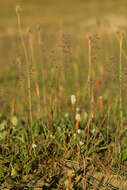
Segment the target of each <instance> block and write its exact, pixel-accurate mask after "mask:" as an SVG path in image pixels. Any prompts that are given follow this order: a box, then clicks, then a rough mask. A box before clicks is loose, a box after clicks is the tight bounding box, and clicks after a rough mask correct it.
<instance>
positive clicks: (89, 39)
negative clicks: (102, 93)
mask: <svg viewBox="0 0 127 190" xmlns="http://www.w3.org/2000/svg"><path fill="white" fill-rule="evenodd" d="M88 59H89V60H88V64H89V66H88V67H89V71H88V93H89V98H91V64H92V57H91V37H89V38H88Z"/></svg>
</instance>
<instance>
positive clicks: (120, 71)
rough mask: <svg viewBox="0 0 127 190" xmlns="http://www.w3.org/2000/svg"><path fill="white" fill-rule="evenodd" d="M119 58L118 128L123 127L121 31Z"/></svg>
mask: <svg viewBox="0 0 127 190" xmlns="http://www.w3.org/2000/svg"><path fill="white" fill-rule="evenodd" d="M119 45H120V59H119V98H120V99H119V101H120V128H122V127H123V111H122V50H123V33H120V44H119Z"/></svg>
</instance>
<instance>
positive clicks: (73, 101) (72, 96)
mask: <svg viewBox="0 0 127 190" xmlns="http://www.w3.org/2000/svg"><path fill="white" fill-rule="evenodd" d="M75 103H76V96H75V95H71V104H72V105H74V104H75Z"/></svg>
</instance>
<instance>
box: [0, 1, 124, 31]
mask: <svg viewBox="0 0 127 190" xmlns="http://www.w3.org/2000/svg"><path fill="white" fill-rule="evenodd" d="M16 5H21V7H22V9H23V11H22V19H23V23H24V25H35V24H41V25H43V27H45V28H46V27H48V26H49V25H50V27H51V25H54V24H56V23H59V22H63V24H64V25H65V26H66V27H68V28H69V27H72V26H73V29H79V28H80V29H82V30H88V28H89V27H91V26H93V25H94V27H95V26H96V25H101V24H102V25H104V26H105V27H106V26H107V27H108V28H109V26H110V27H111V28H112V29H115V27H119V26H121V27H125V26H126V17H127V13H126V7H127V1H126V0H103V1H102V0H64V1H62V0H4V1H1V4H0V31H1V32H8V33H11V32H12V33H13V32H14V31H13V30H15V27H16V21H17V20H16V14H15V7H16ZM86 27H87V28H86ZM113 27H114V28H113Z"/></svg>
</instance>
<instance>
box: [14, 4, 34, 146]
mask: <svg viewBox="0 0 127 190" xmlns="http://www.w3.org/2000/svg"><path fill="white" fill-rule="evenodd" d="M20 10H21V9H20V7H19V6H16V14H17V21H18V29H19V34H20V39H21V43H22V47H23V50H24V55H25V59H26V64H27V88H28V104H29V126H30V145H32V96H31V79H30V65H29V59H28V54H27V49H26V46H25V42H24V38H23V32H22V27H21V17H20Z"/></svg>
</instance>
